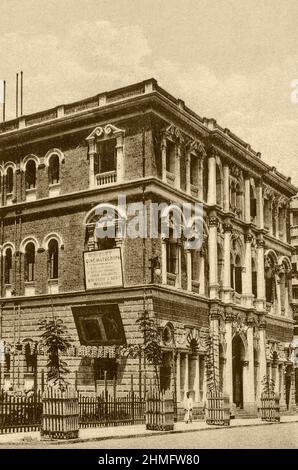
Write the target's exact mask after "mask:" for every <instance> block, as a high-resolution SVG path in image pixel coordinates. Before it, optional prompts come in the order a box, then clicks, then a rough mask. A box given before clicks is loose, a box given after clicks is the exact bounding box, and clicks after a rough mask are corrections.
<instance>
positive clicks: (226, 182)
mask: <svg viewBox="0 0 298 470" xmlns="http://www.w3.org/2000/svg"><path fill="white" fill-rule="evenodd" d="M223 210H224V211H225V212H229V210H230V167H229V165H226V164H225V165H224V167H223Z"/></svg>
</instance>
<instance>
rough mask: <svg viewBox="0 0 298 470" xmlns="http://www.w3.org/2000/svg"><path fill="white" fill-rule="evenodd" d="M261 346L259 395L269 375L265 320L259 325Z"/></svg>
mask: <svg viewBox="0 0 298 470" xmlns="http://www.w3.org/2000/svg"><path fill="white" fill-rule="evenodd" d="M259 346H260V356H259V361H260V369H259V371H260V374H259V384H258V390H259V394H261V392H262V380H263V379H264V377H265V376H266V375H267V360H266V321H265V318H263V319H261V321H260V324H259Z"/></svg>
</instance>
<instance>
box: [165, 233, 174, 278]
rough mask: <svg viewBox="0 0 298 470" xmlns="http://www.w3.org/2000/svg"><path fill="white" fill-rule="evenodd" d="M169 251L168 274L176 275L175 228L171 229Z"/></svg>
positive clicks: (167, 247)
mask: <svg viewBox="0 0 298 470" xmlns="http://www.w3.org/2000/svg"><path fill="white" fill-rule="evenodd" d="M166 249H167V273H170V274H176V271H177V240H176V239H175V238H174V234H173V228H172V227H169V238H168V240H167V243H166Z"/></svg>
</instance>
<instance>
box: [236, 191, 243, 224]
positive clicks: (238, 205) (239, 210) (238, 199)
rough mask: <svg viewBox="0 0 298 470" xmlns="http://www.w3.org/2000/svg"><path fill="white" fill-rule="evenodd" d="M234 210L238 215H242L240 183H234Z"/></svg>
mask: <svg viewBox="0 0 298 470" xmlns="http://www.w3.org/2000/svg"><path fill="white" fill-rule="evenodd" d="M236 211H237V215H238V216H239V217H241V216H242V190H241V186H240V183H237V184H236Z"/></svg>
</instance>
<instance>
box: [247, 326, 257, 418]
mask: <svg viewBox="0 0 298 470" xmlns="http://www.w3.org/2000/svg"><path fill="white" fill-rule="evenodd" d="M247 326H248V328H247V333H246V337H247V356H248V370H247V389H246V390H245V391H244V392H245V395H246V397H245V398H246V400H245V408H246V410H248V411H250V412H256V411H257V410H256V404H255V367H254V331H253V327H254V324H253V318H252V317H249V318H248V320H247Z"/></svg>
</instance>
